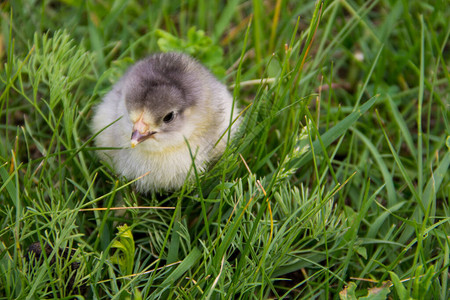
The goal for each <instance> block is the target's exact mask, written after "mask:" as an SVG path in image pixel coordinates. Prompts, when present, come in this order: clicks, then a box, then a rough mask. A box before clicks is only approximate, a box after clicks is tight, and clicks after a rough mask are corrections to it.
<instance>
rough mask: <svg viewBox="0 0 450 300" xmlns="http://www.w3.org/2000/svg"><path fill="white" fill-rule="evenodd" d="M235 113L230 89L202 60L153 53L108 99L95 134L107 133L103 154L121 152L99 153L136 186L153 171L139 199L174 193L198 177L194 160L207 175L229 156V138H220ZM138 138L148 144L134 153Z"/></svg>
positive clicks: (101, 140) (98, 112)
mask: <svg viewBox="0 0 450 300" xmlns="http://www.w3.org/2000/svg"><path fill="white" fill-rule="evenodd" d="M232 111H233V98H232V96H231V95H230V93H229V92H228V90H227V88H226V87H225V86H224V85H223V84H222V83H220V82H219V81H218V80H217V79H216V78H215V77H214V76H213V75H212V74H211V73H210V72H209V71H208V70H207V69H206V68H205V67H203V66H202V65H201V64H200V63H198V62H197V61H196V60H194V59H193V58H191V57H189V56H187V55H184V54H180V53H165V54H154V55H152V56H149V57H147V58H145V59H143V60H141V61H139V62H137V63H136V64H135V65H133V66H132V67H131V68H130V69H129V70H128V71H127V72H126V74H125V75H124V76H123V77H122V78H121V79H120V80H119V82H118V83H116V84H115V85H114V87H113V88H112V90H111V91H110V92H109V93H108V94H107V95H106V96H105V97H104V98H103V101H102V102H101V103H100V104H99V105H98V106H97V107H96V109H95V112H94V117H93V122H92V129H93V132H94V133H97V132H100V131H101V132H100V133H99V134H98V136H97V137H96V139H95V143H96V145H97V146H98V147H102V148H106V147H114V148H120V149H114V150H100V151H99V154H100V156H101V158H103V159H105V160H108V161H109V162H110V163H112V165H113V167H114V169H115V170H116V172H117V173H118V174H119V175H122V176H125V177H126V178H127V179H129V180H132V179H135V178H138V177H139V176H142V175H144V174H146V173H147V172H148V174H147V175H145V176H144V177H142V178H140V179H139V180H138V181H137V182H136V187H137V189H138V190H139V191H140V192H148V191H151V190H168V191H171V190H176V189H178V188H180V187H181V186H182V185H183V184H184V182H185V181H186V180H190V179H191V178H192V175H193V171H191V175H190V176H189V177H188V173H189V170H190V169H191V166H192V162H193V159H192V156H193V157H194V162H195V166H196V168H197V170H198V171H200V172H201V171H204V169H205V168H206V166H207V164H208V162H210V161H212V160H215V159H217V158H218V157H219V156H220V155H221V154H222V153H223V151H224V149H225V147H226V140H227V138H226V136H225V137H224V138H222V139H221V140H220V141H219V139H220V137H221V136H222V135H223V134H224V132H226V130H227V129H228V127H229V124H230V116H231V114H232ZM236 116H237V110H236V109H234V112H233V118H232V119H233V120H234V119H235V118H236ZM234 127H235V126H233V127H232V128H231V133H232V134H233V133H234V131H235V128H234ZM142 128H144V129H142ZM102 130H103V131H102ZM144 131H145V132H144ZM132 134H133V136H135V134H136V135H137V136H139V137H140V139H141V140H142V141H141V140H139V139H136V140H135V143H137V145H136V147H134V148H132V147H131V144H130V141H131V136H132ZM218 141H219V142H218ZM217 142H218V143H217ZM216 143H217V145H216ZM188 145H189V146H188ZM191 154H192V155H191Z"/></svg>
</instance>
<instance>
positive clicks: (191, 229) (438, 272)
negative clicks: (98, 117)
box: [0, 0, 450, 299]
mask: <svg viewBox="0 0 450 300" xmlns="http://www.w3.org/2000/svg"><path fill="white" fill-rule="evenodd" d="M0 7H1V32H0V59H1V61H2V64H1V66H0V79H1V80H0V86H1V89H0V91H1V94H0V119H1V123H0V133H1V134H0V178H1V179H0V203H1V204H2V205H1V208H0V223H1V227H0V228H1V229H0V298H1V299H12V298H14V299H43V298H45V299H48V298H65V299H71V298H74V297H78V299H80V298H82V297H83V296H84V297H85V298H86V299H154V298H163V299H165V298H183V299H267V298H271V299H302V298H304V299H311V298H317V299H338V298H342V299H358V298H360V297H361V298H362V297H363V296H365V295H366V294H367V290H368V289H369V291H370V293H371V294H370V295H369V296H367V297H368V298H367V299H386V297H389V298H391V299H410V298H413V299H448V298H450V288H449V282H448V281H449V267H450V260H449V257H450V253H449V252H450V250H449V249H450V239H449V236H450V207H449V197H450V175H449V174H450V173H449V172H448V170H449V165H450V123H449V95H450V76H449V66H448V64H449V61H450V51H449V47H450V42H449V35H450V29H449V28H450V23H449V22H450V21H449V20H450V18H449V17H450V8H449V7H448V5H447V4H446V3H445V1H438V0H437V1H427V2H425V1H393V0H386V1H377V0H375V1H355V0H339V1H337V0H335V1H331V0H330V1H323V2H320V1H319V2H317V1H304V2H303V3H298V1H289V0H285V1H281V0H277V1H261V0H253V1H237V0H235V1H220V2H219V1H205V0H197V1H194V0H189V1H180V2H177V1H170V2H169V1H152V4H143V3H142V2H140V1H134V0H130V1H121V0H117V1H90V0H88V1H74V0H64V1H41V2H35V1H25V0H15V1H10V2H4V3H2V4H0ZM164 47H166V48H164ZM167 47H169V48H170V47H172V48H176V49H179V50H183V51H185V52H188V53H190V54H192V55H194V56H196V57H198V58H199V59H201V60H202V61H203V62H204V63H205V64H206V65H208V67H210V68H211V69H212V70H214V72H215V73H216V74H217V75H218V76H219V77H220V78H221V79H222V80H223V81H224V82H225V83H226V84H227V85H228V86H230V90H231V91H232V93H233V95H234V99H235V100H236V101H237V103H238V106H239V107H240V108H241V109H242V110H245V112H244V113H243V114H242V119H241V127H240V131H239V134H238V136H237V137H236V139H235V140H233V141H231V142H230V146H229V148H228V149H227V151H226V153H225V154H224V155H223V157H222V158H221V159H220V160H219V161H218V162H217V164H215V165H214V166H211V168H210V169H209V170H208V171H207V172H206V173H204V174H196V182H195V184H194V185H193V186H185V187H184V188H183V189H182V190H180V191H177V192H175V193H168V194H167V193H166V194H164V193H163V194H158V193H153V194H150V195H140V194H137V193H135V192H134V190H133V185H132V183H130V182H128V181H126V180H125V179H124V178H119V177H117V176H116V175H115V173H114V170H113V169H112V168H111V167H110V166H108V165H107V164H105V163H103V162H101V161H99V159H98V157H97V156H96V154H95V150H96V149H95V147H94V145H93V142H92V140H93V138H94V136H95V133H92V132H91V131H90V129H89V122H90V119H91V111H92V107H93V106H94V105H95V104H96V103H98V102H99V101H100V99H101V97H102V96H103V95H104V94H105V93H106V92H107V91H108V90H109V89H110V88H111V86H112V84H113V83H114V82H115V81H116V80H117V79H118V78H119V77H120V76H121V75H122V74H123V73H124V71H125V70H126V68H127V67H128V66H130V65H131V64H132V63H133V62H134V61H136V60H138V59H140V58H142V57H144V56H145V55H147V54H149V53H152V52H157V51H160V49H163V50H166V49H167ZM224 138H227V137H224ZM36 242H39V243H40V244H41V245H42V246H44V245H47V246H49V247H48V251H43V257H42V258H41V260H40V261H39V262H37V261H36V259H37V258H34V260H33V258H31V259H29V258H27V257H30V256H31V257H33V255H32V254H31V253H28V251H27V249H28V247H29V246H30V245H32V244H33V243H36ZM376 288H378V289H376ZM83 289H85V290H86V291H85V292H84V291H83ZM346 297H347V298H346ZM377 297H378V298H377Z"/></svg>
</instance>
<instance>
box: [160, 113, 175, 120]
mask: <svg viewBox="0 0 450 300" xmlns="http://www.w3.org/2000/svg"><path fill="white" fill-rule="evenodd" d="M173 119H175V112H173V111H171V112H170V113H168V114H167V115H165V116H164V118H163V122H164V123H170V122H172V121H173Z"/></svg>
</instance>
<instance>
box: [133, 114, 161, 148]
mask: <svg viewBox="0 0 450 300" xmlns="http://www.w3.org/2000/svg"><path fill="white" fill-rule="evenodd" d="M155 133H156V131H151V130H150V128H149V126H148V125H147V124H146V123H145V122H144V121H142V118H140V119H139V120H137V121H136V123H134V126H133V132H132V133H131V148H134V147H136V145H137V144H139V143H141V142H143V141H145V140H146V139H148V138H150V137H151V136H152V135H154V134H155Z"/></svg>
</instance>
